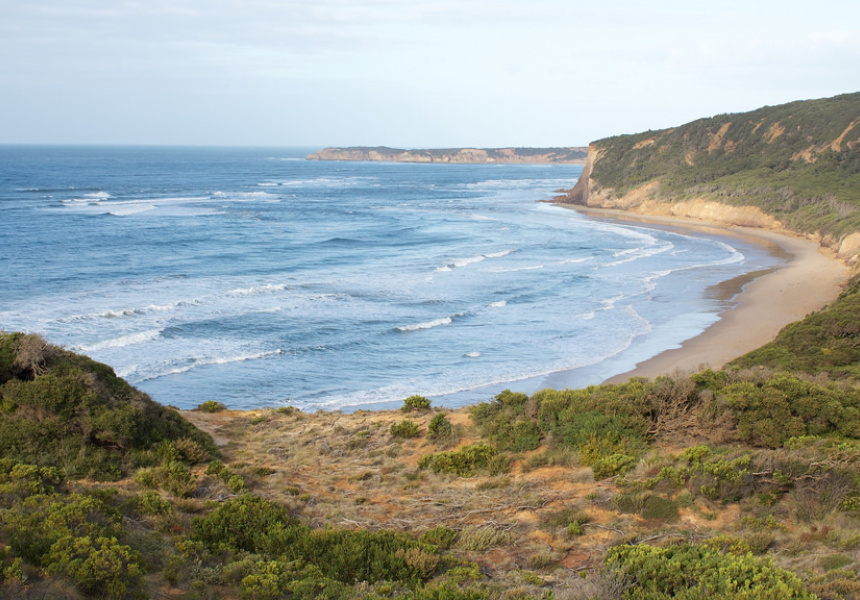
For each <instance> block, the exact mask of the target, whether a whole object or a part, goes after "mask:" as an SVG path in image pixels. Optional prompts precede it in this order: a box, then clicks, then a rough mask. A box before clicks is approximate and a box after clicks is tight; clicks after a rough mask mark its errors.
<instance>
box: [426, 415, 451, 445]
mask: <svg viewBox="0 0 860 600" xmlns="http://www.w3.org/2000/svg"><path fill="white" fill-rule="evenodd" d="M427 436H428V437H429V438H430V439H431V440H433V441H434V442H444V441H448V440H450V439H452V438H453V437H454V426H453V425H451V421H449V420H448V417H446V416H445V413H436V414H435V415H433V418H432V419H430V424H429V425H428V426H427Z"/></svg>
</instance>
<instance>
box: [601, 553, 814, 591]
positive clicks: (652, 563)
mask: <svg viewBox="0 0 860 600" xmlns="http://www.w3.org/2000/svg"><path fill="white" fill-rule="evenodd" d="M604 565H605V568H606V570H607V572H608V573H610V574H614V575H615V576H616V577H619V578H627V580H628V581H629V582H630V583H631V586H630V588H628V590H627V591H626V592H625V593H624V596H623V597H624V598H627V599H630V600H668V599H669V598H676V597H681V598H691V599H692V598H696V599H699V598H702V599H704V598H732V599H743V600H814V598H815V597H814V596H813V595H812V594H810V593H809V592H807V591H806V590H805V589H804V587H803V583H802V582H801V580H800V578H799V577H797V575H795V574H793V573H791V572H789V571H786V570H784V569H780V568H777V567H775V566H774V565H773V562H772V561H770V560H768V559H764V558H756V557H753V556H752V555H751V554H746V555H737V554H722V553H720V552H719V551H718V550H716V549H714V548H710V547H707V546H690V545H688V544H673V545H670V546H666V547H663V548H657V547H654V546H648V545H645V544H640V545H622V546H615V547H613V548H610V550H609V552H607V554H606V558H605V559H604Z"/></svg>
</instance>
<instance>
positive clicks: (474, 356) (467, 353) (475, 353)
mask: <svg viewBox="0 0 860 600" xmlns="http://www.w3.org/2000/svg"><path fill="white" fill-rule="evenodd" d="M463 356H466V357H468V358H478V357H479V356H481V353H480V352H466V354H464V355H463Z"/></svg>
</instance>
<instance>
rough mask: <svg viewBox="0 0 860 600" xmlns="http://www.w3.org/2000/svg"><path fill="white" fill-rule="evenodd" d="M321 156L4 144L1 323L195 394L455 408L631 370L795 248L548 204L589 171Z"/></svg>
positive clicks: (156, 392) (177, 393) (157, 389)
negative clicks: (411, 399)
mask: <svg viewBox="0 0 860 600" xmlns="http://www.w3.org/2000/svg"><path fill="white" fill-rule="evenodd" d="M313 150H316V149H314V148H178V147H167V148H161V147H60V146H56V147H54V146H0V208H2V218H0V237H2V240H3V243H2V244H0V265H2V269H0V328H2V329H4V330H6V331H28V332H38V333H40V334H42V335H44V336H45V338H46V339H48V340H49V341H50V342H52V343H55V344H59V345H62V346H63V347H65V348H68V349H70V350H74V351H76V352H81V353H84V354H87V355H89V356H91V357H92V358H94V359H96V360H98V361H101V362H105V363H107V364H109V365H111V366H112V367H113V368H114V370H115V371H116V373H117V374H118V375H120V376H122V377H124V378H125V379H127V380H128V381H129V382H130V383H132V384H133V385H135V386H137V387H138V388H140V389H142V390H143V391H145V392H147V393H148V394H150V395H151V396H152V398H153V399H154V400H156V401H158V402H160V403H162V404H166V405H172V406H177V407H180V408H193V407H195V406H197V405H198V404H200V403H201V402H203V401H206V400H215V401H218V402H222V403H223V404H225V405H226V406H228V407H230V408H236V409H251V408H259V407H266V406H283V405H293V406H296V407H298V408H301V409H302V410H311V411H312V410H318V409H325V410H355V409H358V408H363V409H373V408H392V407H397V406H400V405H401V404H402V401H403V399H404V398H405V397H407V396H410V395H413V394H421V395H424V396H427V397H429V398H430V399H431V400H432V401H433V403H434V404H435V405H442V406H458V405H463V404H469V403H474V402H480V401H483V400H488V399H490V398H491V397H492V396H493V395H494V394H495V393H497V392H498V391H500V390H501V389H504V388H510V389H513V390H516V391H524V392H527V393H531V392H533V391H535V390H537V389H540V388H542V387H547V386H553V387H561V386H560V385H558V384H563V385H565V386H571V387H572V386H577V387H579V386H584V385H589V384H592V383H599V382H600V381H602V380H603V379H605V378H608V377H610V376H611V375H614V374H617V373H621V372H625V371H627V370H629V369H631V368H633V367H634V366H635V364H636V363H637V362H640V361H642V360H645V359H647V358H649V357H651V356H654V355H656V354H658V353H660V352H661V351H663V350H666V349H668V348H674V347H678V346H679V345H680V344H681V342H683V341H684V340H686V339H689V338H691V337H694V336H696V335H697V334H699V333H700V332H701V331H703V330H704V329H705V328H706V327H707V326H709V325H710V324H712V323H713V322H715V321H716V320H717V319H718V313H719V312H720V311H721V310H724V309H725V308H726V307H727V306H728V305H729V304H730V303H731V301H732V299H731V298H724V297H721V296H720V295H718V294H715V293H714V292H713V290H714V287H715V286H716V285H717V284H719V283H720V282H723V281H726V280H730V279H733V278H736V277H739V276H741V275H743V274H745V273H749V272H752V271H759V270H762V269H767V268H771V267H773V266H774V265H776V264H777V263H778V262H779V260H780V259H779V258H777V257H775V256H773V255H771V254H770V253H769V252H768V251H767V249H766V248H763V247H760V246H758V245H755V244H752V243H747V242H744V241H742V240H738V239H732V238H723V237H720V236H717V235H706V234H702V233H695V234H691V233H690V232H688V231H684V230H682V229H677V228H670V227H667V228H654V227H646V226H642V225H637V224H619V223H611V222H604V221H598V220H593V219H589V218H587V217H585V216H583V215H581V214H579V213H577V212H575V211H572V210H569V209H565V208H562V207H559V206H556V205H553V204H549V203H547V202H546V201H547V200H550V199H551V198H552V197H553V196H554V195H556V194H557V191H558V190H560V189H563V188H570V187H572V186H573V185H574V183H575V182H576V180H577V178H578V177H579V175H580V173H581V171H582V167H581V166H577V165H496V164H483V165H460V164H454V165H442V164H399V163H375V162H367V163H363V162H318V161H306V160H304V158H303V157H304V156H305V155H306V154H307V153H309V152H311V151H313Z"/></svg>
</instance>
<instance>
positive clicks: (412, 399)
mask: <svg viewBox="0 0 860 600" xmlns="http://www.w3.org/2000/svg"><path fill="white" fill-rule="evenodd" d="M400 410H402V411H403V412H413V411H424V410H430V400H428V399H427V398H425V397H424V396H409V397H408V398H406V399H405V400H404V401H403V406H402V407H401V408H400Z"/></svg>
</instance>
